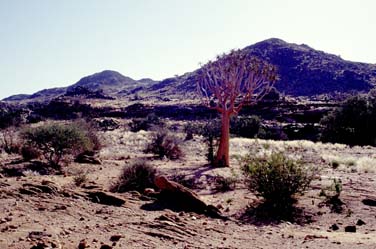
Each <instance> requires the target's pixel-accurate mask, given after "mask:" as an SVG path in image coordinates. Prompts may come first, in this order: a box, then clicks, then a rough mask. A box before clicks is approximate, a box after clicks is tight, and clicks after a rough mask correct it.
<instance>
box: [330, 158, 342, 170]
mask: <svg viewBox="0 0 376 249" xmlns="http://www.w3.org/2000/svg"><path fill="white" fill-rule="evenodd" d="M330 165H331V166H332V168H333V169H336V168H338V167H339V165H340V162H339V161H337V160H333V161H332V162H331V163H330Z"/></svg>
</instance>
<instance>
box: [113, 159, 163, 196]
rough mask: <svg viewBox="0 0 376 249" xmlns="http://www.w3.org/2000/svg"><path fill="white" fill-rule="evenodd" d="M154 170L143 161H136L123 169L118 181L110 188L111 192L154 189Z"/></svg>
mask: <svg viewBox="0 0 376 249" xmlns="http://www.w3.org/2000/svg"><path fill="white" fill-rule="evenodd" d="M156 173H157V171H156V169H155V168H154V167H153V166H151V165H149V164H148V163H146V162H145V161H141V160H140V161H136V162H134V163H133V164H131V165H127V166H125V167H124V169H123V171H122V172H121V174H120V176H119V179H118V180H117V181H116V182H115V184H114V185H113V186H112V187H111V191H112V192H127V191H132V190H136V191H139V192H143V191H144V190H145V188H154V187H155V185H154V178H155V176H156Z"/></svg>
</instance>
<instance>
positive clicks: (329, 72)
mask: <svg viewBox="0 0 376 249" xmlns="http://www.w3.org/2000/svg"><path fill="white" fill-rule="evenodd" d="M243 50H244V51H246V52H247V53H249V54H250V55H254V56H258V57H260V58H262V59H264V60H266V61H268V62H270V63H272V64H274V65H276V66H277V67H278V72H279V78H280V79H279V81H278V82H277V83H276V85H275V87H276V88H277V89H278V90H279V91H280V92H283V93H285V94H287V95H292V96H314V95H320V94H334V93H349V92H353V91H356V92H366V91H369V90H370V89H371V88H373V87H374V86H375V85H376V64H366V63H359V62H351V61H346V60H343V59H342V58H340V57H339V56H336V55H333V54H328V53H325V52H322V51H318V50H315V49H313V48H311V47H309V46H307V45H305V44H301V45H297V44H294V43H287V42H285V41H283V40H280V39H276V38H272V39H268V40H265V41H261V42H259V43H256V44H254V45H251V46H248V47H245V48H244V49H243ZM198 70H199V69H197V70H195V71H193V72H188V73H185V74H183V75H180V76H176V77H172V78H167V79H164V80H162V81H154V80H152V79H149V78H144V79H140V80H134V79H132V78H130V77H126V76H124V75H122V74H120V73H118V72H116V71H110V70H106V71H103V72H100V73H95V74H93V75H90V76H86V77H84V78H82V79H80V80H79V81H78V82H77V83H75V84H73V85H71V86H69V87H67V88H54V89H45V90H42V91H39V92H37V93H35V94H32V95H23V94H22V95H21V94H20V95H14V96H11V97H8V98H6V99H4V100H6V101H21V100H25V99H29V100H30V99H46V98H47V99H51V98H54V97H57V96H61V95H64V94H66V93H67V92H68V95H70V96H72V95H77V94H76V93H75V89H79V90H80V93H82V89H87V90H88V91H90V92H91V93H93V92H94V93H96V94H94V96H96V95H98V94H97V93H98V91H99V92H100V94H103V96H105V98H107V97H122V96H130V95H133V94H135V93H137V92H139V93H142V94H143V95H145V96H157V97H162V98H163V97H169V98H171V97H177V98H182V97H183V98H187V97H188V98H189V97H192V96H194V93H195V87H196V86H195V84H196V82H195V78H196V75H197V72H198ZM90 96H91V97H92V96H93V94H90ZM100 96H102V95H100Z"/></svg>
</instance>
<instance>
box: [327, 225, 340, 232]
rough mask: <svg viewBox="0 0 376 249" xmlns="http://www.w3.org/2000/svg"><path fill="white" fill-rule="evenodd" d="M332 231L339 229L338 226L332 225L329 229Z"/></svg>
mask: <svg viewBox="0 0 376 249" xmlns="http://www.w3.org/2000/svg"><path fill="white" fill-rule="evenodd" d="M329 228H330V229H331V230H333V231H337V230H338V229H339V226H338V225H337V224H333V225H331V226H330V227H329Z"/></svg>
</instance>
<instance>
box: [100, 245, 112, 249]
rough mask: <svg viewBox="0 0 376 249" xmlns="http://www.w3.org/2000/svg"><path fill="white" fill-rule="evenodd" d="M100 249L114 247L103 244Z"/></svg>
mask: <svg viewBox="0 0 376 249" xmlns="http://www.w3.org/2000/svg"><path fill="white" fill-rule="evenodd" d="M100 249H112V246H109V245H106V244H103V245H102V246H101V247H100Z"/></svg>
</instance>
